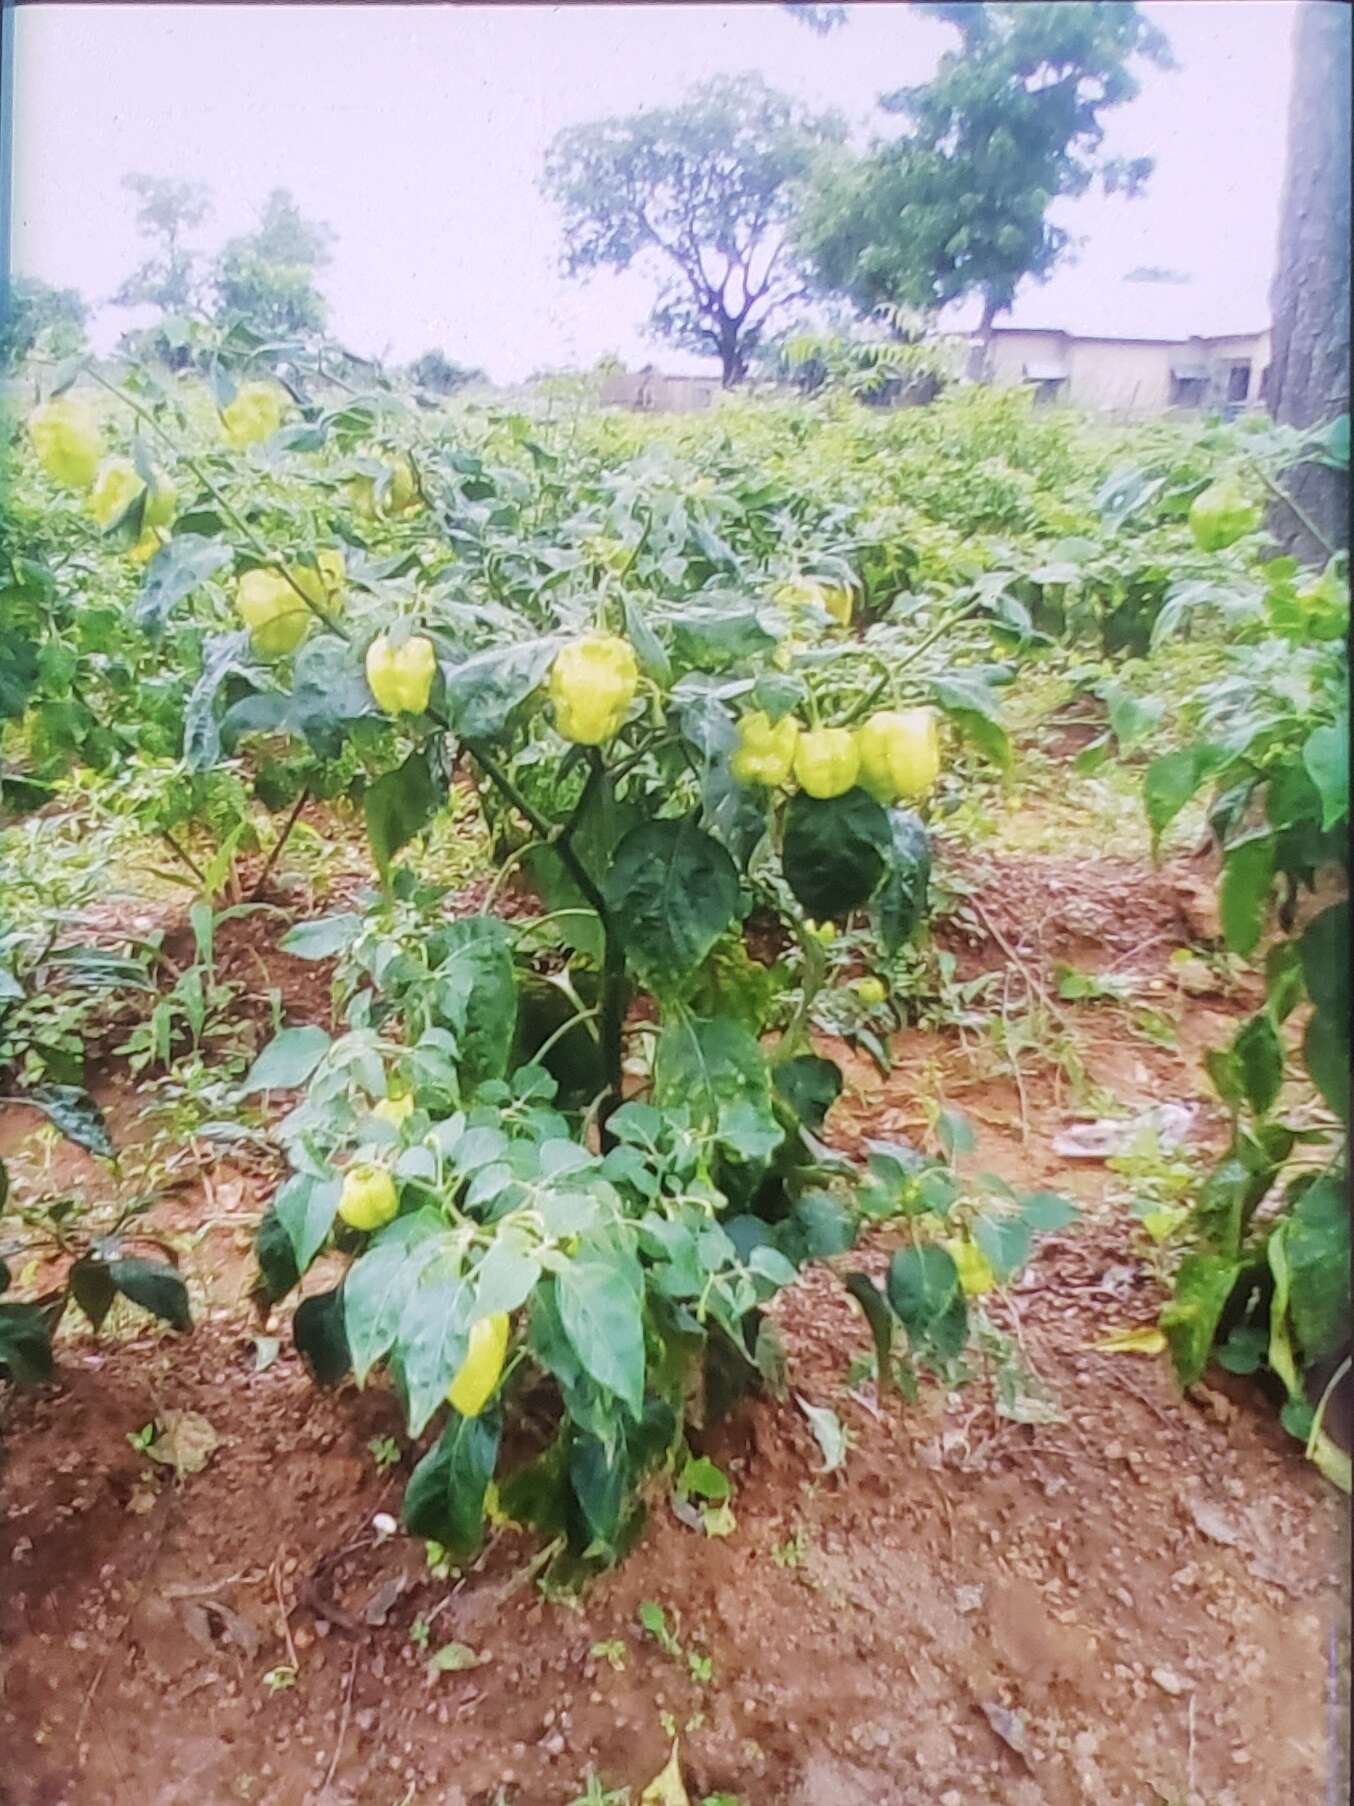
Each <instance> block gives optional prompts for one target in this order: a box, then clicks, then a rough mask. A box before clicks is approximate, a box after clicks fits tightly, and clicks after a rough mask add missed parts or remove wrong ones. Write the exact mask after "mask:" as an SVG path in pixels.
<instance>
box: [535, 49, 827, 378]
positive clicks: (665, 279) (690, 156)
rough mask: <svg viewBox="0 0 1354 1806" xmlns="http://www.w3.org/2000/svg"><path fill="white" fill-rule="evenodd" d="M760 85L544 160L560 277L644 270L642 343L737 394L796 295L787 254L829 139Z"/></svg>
mask: <svg viewBox="0 0 1354 1806" xmlns="http://www.w3.org/2000/svg"><path fill="white" fill-rule="evenodd" d="M843 131H844V128H843V126H842V124H841V122H840V121H839V120H837V119H836V118H835V117H834V116H827V115H824V116H813V115H810V114H808V113H806V112H805V111H804V110H803V109H802V108H800V107H798V106H797V105H796V104H795V102H794V101H792V100H790V99H788V98H787V97H786V96H785V95H783V94H778V93H776V92H775V90H774V89H772V88H769V87H768V86H767V85H766V83H765V82H764V81H763V80H762V79H761V77H760V76H755V75H744V76H740V77H719V78H717V79H715V80H713V81H709V82H706V83H705V84H703V85H702V86H701V87H699V88H697V89H696V90H695V91H694V92H693V93H692V94H691V95H690V97H689V98H688V99H687V100H686V101H684V102H683V103H682V104H681V105H680V106H675V107H662V108H653V109H650V110H646V111H644V112H640V113H632V114H630V115H629V116H628V117H626V118H623V119H604V120H599V121H597V122H596V123H595V124H592V125H584V126H571V127H569V128H567V129H566V130H564V131H562V132H561V133H559V135H558V136H557V137H556V138H555V140H554V142H553V143H552V145H551V147H550V150H549V153H548V155H547V160H546V171H545V187H546V190H547V192H548V193H550V194H551V195H552V196H553V197H554V199H555V200H557V201H558V202H559V203H560V205H561V207H562V208H563V210H564V234H565V240H566V243H567V246H568V250H567V252H566V254H565V260H564V263H565V269H566V270H567V271H568V273H569V274H570V275H581V274H584V273H586V272H588V271H592V270H597V269H612V270H627V269H629V268H630V267H631V265H632V264H636V265H640V266H643V265H649V266H653V267H656V269H657V271H658V272H659V273H660V276H661V279H662V288H661V290H660V293H659V298H658V301H657V304H656V305H655V307H654V310H653V313H652V314H651V316H650V322H649V324H650V328H651V330H652V331H653V332H654V333H655V335H656V336H658V337H660V338H665V339H668V340H670V341H671V342H672V343H673V344H675V345H680V346H682V347H683V348H684V349H687V350H695V351H704V352H713V353H714V354H715V355H716V356H717V357H718V358H719V360H720V365H721V368H722V370H723V377H724V382H725V384H726V386H727V385H731V384H733V383H737V382H739V381H741V379H742V378H743V376H744V375H745V374H746V372H747V365H748V359H749V357H750V356H751V354H752V352H753V351H754V350H755V348H756V346H757V344H758V342H759V341H760V339H761V336H762V334H763V332H764V330H765V328H766V325H767V322H768V320H770V319H772V318H774V316H775V315H776V313H777V311H778V310H780V309H782V308H784V307H785V305H786V304H787V303H788V302H790V301H793V300H796V299H798V298H800V297H802V296H803V295H804V294H805V293H806V279H805V275H804V271H803V269H802V267H801V266H800V264H799V263H798V262H797V260H796V258H795V256H794V254H793V248H792V246H791V244H790V242H789V231H790V223H791V219H792V217H793V214H794V209H795V199H796V191H797V188H798V185H799V184H800V183H801V181H802V180H803V178H804V177H805V176H806V174H807V172H808V169H809V167H810V163H811V161H812V158H813V156H814V153H815V151H816V150H817V149H818V148H819V147H821V146H822V145H824V144H826V143H829V142H832V141H834V140H838V139H840V138H841V136H842V135H843Z"/></svg>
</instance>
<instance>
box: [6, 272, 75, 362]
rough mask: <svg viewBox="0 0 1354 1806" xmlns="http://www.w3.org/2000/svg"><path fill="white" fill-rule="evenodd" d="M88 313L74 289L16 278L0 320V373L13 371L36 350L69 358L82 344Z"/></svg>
mask: <svg viewBox="0 0 1354 1806" xmlns="http://www.w3.org/2000/svg"><path fill="white" fill-rule="evenodd" d="M88 313H89V310H88V308H87V307H86V306H85V303H84V301H83V300H82V298H81V296H80V295H79V293H78V292H77V291H76V290H75V289H73V288H56V287H54V286H53V284H52V283H50V282H44V281H43V280H42V279H41V277H38V276H16V277H15V278H14V279H13V281H12V282H11V283H10V285H9V289H8V293H7V297H6V305H5V311H4V316H3V318H0V369H6V370H12V369H14V368H15V366H16V365H18V364H21V363H22V362H23V360H24V359H25V358H26V357H27V356H29V354H30V353H31V352H32V351H33V350H35V349H36V348H38V347H39V346H41V348H42V350H43V351H44V352H45V353H46V354H48V355H49V356H51V357H56V358H62V357H71V356H73V355H74V354H75V353H76V352H77V351H79V350H80V348H81V347H82V346H83V344H84V342H85V322H86V319H87V317H88Z"/></svg>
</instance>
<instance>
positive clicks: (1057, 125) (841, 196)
mask: <svg viewBox="0 0 1354 1806" xmlns="http://www.w3.org/2000/svg"><path fill="white" fill-rule="evenodd" d="M922 10H923V11H925V12H928V13H931V14H932V15H933V16H935V17H936V18H939V19H942V20H944V21H945V23H947V24H949V25H952V26H954V27H955V28H956V29H957V31H958V32H959V35H960V39H961V43H960V47H959V49H957V50H951V51H947V52H946V53H945V55H944V56H943V57H942V58H941V61H940V66H939V68H938V70H937V72H936V74H935V75H934V76H933V77H932V79H931V80H930V81H929V82H925V83H922V84H920V85H918V86H913V87H909V88H902V89H899V90H898V91H897V92H895V93H892V94H887V95H885V96H883V98H882V100H881V105H883V106H884V107H885V108H886V109H887V110H888V111H890V112H894V113H900V114H902V115H904V116H905V118H906V120H907V122H908V129H907V130H906V131H905V133H904V134H903V135H902V136H901V137H898V138H895V139H893V140H891V141H890V142H889V143H887V144H885V145H882V146H880V147H878V148H876V149H875V150H874V151H873V152H872V153H871V154H870V155H868V156H866V157H864V158H853V157H850V156H847V155H842V156H841V157H840V158H838V159H836V160H831V161H829V162H828V163H827V164H826V166H825V169H824V171H823V173H822V175H821V176H820V179H819V181H818V183H817V186H816V189H815V190H814V192H813V193H812V194H811V196H810V199H809V202H808V205H807V208H806V212H805V216H804V218H803V220H802V222H801V225H800V237H801V241H802V243H803V244H804V246H805V249H806V251H807V253H808V255H809V256H810V257H811V259H812V261H813V263H814V264H815V266H816V269H817V273H818V276H819V279H820V280H821V281H822V282H823V283H824V284H825V285H826V286H827V287H828V288H830V289H835V290H838V291H840V292H842V293H844V294H846V295H849V296H850V298H851V299H852V300H854V301H855V302H856V304H857V305H858V306H859V307H860V308H861V310H862V311H865V312H868V311H871V310H873V309H874V308H876V307H878V306H879V305H880V304H881V303H891V304H898V303H909V304H911V305H913V306H916V307H924V308H933V307H938V306H943V305H944V304H945V303H947V302H950V301H954V300H957V299H959V298H961V297H963V296H966V295H969V294H972V293H975V292H977V293H980V294H981V295H982V297H983V300H984V304H985V314H984V318H985V319H986V320H989V321H990V319H991V317H992V315H993V313H995V312H998V311H1000V310H1001V309H1003V308H1006V307H1009V306H1010V304H1011V300H1012V297H1013V295H1014V292H1015V289H1016V286H1017V284H1018V283H1019V282H1020V280H1021V279H1022V278H1023V277H1026V276H1046V275H1047V274H1048V273H1049V271H1050V270H1051V269H1052V268H1053V267H1054V265H1055V264H1056V263H1057V262H1058V260H1059V258H1060V257H1061V256H1062V254H1063V252H1064V251H1065V249H1066V247H1067V244H1068V235H1067V233H1066V231H1065V229H1063V228H1062V227H1060V226H1057V225H1054V224H1053V223H1052V222H1051V221H1050V220H1049V218H1048V209H1049V207H1050V206H1051V204H1052V203H1053V202H1054V201H1055V200H1057V199H1059V198H1060V197H1063V196H1071V195H1079V194H1083V193H1085V191H1086V190H1087V189H1088V188H1089V187H1090V185H1091V182H1092V180H1093V179H1094V178H1095V176H1096V175H1099V176H1100V177H1101V179H1102V182H1103V185H1104V187H1105V189H1106V191H1107V192H1113V191H1114V190H1115V189H1123V190H1124V191H1125V192H1127V193H1129V194H1133V193H1135V192H1137V190H1138V189H1139V188H1140V187H1141V185H1142V183H1143V182H1144V181H1145V180H1146V177H1147V176H1148V174H1149V173H1150V170H1151V160H1150V159H1149V158H1136V159H1133V160H1131V161H1129V160H1126V159H1123V158H1115V159H1109V158H1106V157H1104V156H1103V155H1102V154H1101V152H1100V147H1101V144H1102V140H1103V137H1104V130H1105V127H1104V123H1103V120H1102V115H1103V113H1104V112H1105V111H1107V110H1108V109H1109V108H1112V107H1115V106H1119V105H1122V104H1123V103H1124V102H1125V101H1128V100H1131V99H1132V98H1133V96H1134V95H1135V94H1136V93H1137V91H1138V84H1137V80H1136V78H1135V76H1134V75H1133V73H1132V71H1131V67H1130V65H1131V64H1132V63H1133V62H1134V61H1135V60H1144V59H1145V60H1147V61H1151V62H1154V63H1157V64H1159V65H1160V64H1166V65H1168V64H1169V53H1168V51H1167V48H1166V43H1165V40H1164V38H1163V37H1162V36H1161V33H1160V32H1159V31H1157V29H1156V28H1155V27H1154V26H1153V25H1151V24H1150V23H1149V22H1148V21H1147V20H1146V19H1145V18H1144V17H1143V16H1142V14H1141V13H1140V12H1139V10H1138V8H1137V7H1136V6H1133V5H1126V6H1114V7H1064V6H1026V5H1000V4H982V5H966V6H958V7H956V6H928V7H924V8H923V9H922Z"/></svg>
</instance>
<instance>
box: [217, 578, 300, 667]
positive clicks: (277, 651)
mask: <svg viewBox="0 0 1354 1806" xmlns="http://www.w3.org/2000/svg"><path fill="white" fill-rule="evenodd" d="M235 610H236V613H237V614H238V615H239V617H240V619H241V620H242V621H243V622H244V624H245V626H246V627H247V628H248V629H249V639H250V644H251V645H252V646H253V648H254V651H255V652H257V653H258V655H259V657H260V658H285V657H286V655H287V654H288V653H289V652H295V650H296V648H297V647H298V646H299V645H300V644H301V642H302V640H304V639H305V637H306V635H307V634H308V633H309V632H310V621H311V615H310V610H309V609H308V608H307V607H306V605H305V602H304V601H303V600H302V598H301V597H300V596H298V595H297V593H296V591H295V590H294V589H293V588H292V586H291V584H290V583H289V582H288V581H287V579H286V578H285V577H284V576H283V574H282V572H281V571H267V570H257V571H246V572H245V574H244V576H243V577H241V579H240V581H239V582H238V583H237V584H236V586H235Z"/></svg>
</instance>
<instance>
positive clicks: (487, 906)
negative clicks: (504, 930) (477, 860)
mask: <svg viewBox="0 0 1354 1806" xmlns="http://www.w3.org/2000/svg"><path fill="white" fill-rule="evenodd" d="M541 844H542V842H541V841H539V840H529V841H528V842H527V844H526V845H525V846H524V847H518V849H517V850H516V852H514V853H509V854H508V857H507V858H506V859H505V860H504V861H503V863H502V865H501V866H499V868H498V870H497V871H496V872H495V873H494V877H493V882H492V883H491V884H490V886H489V888H488V890H487V891H485V893H484V901H483V903H481V904H480V909H479V913H480V914H481V915H482V916H487V915H488V914H489V911H490V910H491V909H492V908H493V906H494V904H495V903H496V902H497V900H498V898H499V895H500V893H501V892H502V890H503V887H504V885H505V884H506V883H507V882H508V879H509V878H510V877H511V876H512V874H513V873H514V872H515V871H516V870H517V867H518V866H519V865H520V864H521V863H522V861H523V860H524V859H525V858H526V856H527V854H528V853H531V852H534V851H535V849H536V848H537V847H538V846H540V845H541Z"/></svg>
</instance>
